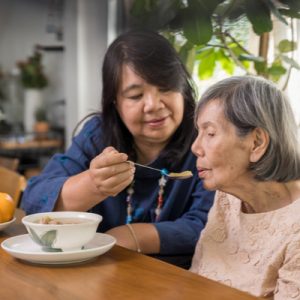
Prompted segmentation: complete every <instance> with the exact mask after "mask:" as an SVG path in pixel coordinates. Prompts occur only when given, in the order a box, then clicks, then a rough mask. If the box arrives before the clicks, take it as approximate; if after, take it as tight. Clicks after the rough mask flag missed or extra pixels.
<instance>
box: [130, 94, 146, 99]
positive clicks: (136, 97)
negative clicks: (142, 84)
mask: <svg viewBox="0 0 300 300" xmlns="http://www.w3.org/2000/svg"><path fill="white" fill-rule="evenodd" d="M142 97H143V94H137V95H132V96H129V97H128V98H129V99H132V100H139V99H141V98H142Z"/></svg>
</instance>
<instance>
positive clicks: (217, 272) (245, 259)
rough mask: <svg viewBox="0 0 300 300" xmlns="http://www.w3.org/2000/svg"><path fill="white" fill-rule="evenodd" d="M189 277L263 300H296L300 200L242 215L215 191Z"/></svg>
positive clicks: (298, 292)
mask: <svg viewBox="0 0 300 300" xmlns="http://www.w3.org/2000/svg"><path fill="white" fill-rule="evenodd" d="M190 270H191V271H192V272H194V273H197V274H199V275H202V276H205V277H207V278H210V279H212V280H216V281H219V282H221V283H224V284H226V285H229V286H232V287H234V288H237V289H240V290H243V291H246V292H248V293H250V294H252V295H255V296H259V297H266V298H267V299H276V300H279V299H280V300H289V299H293V300H295V299H300V199H298V200H296V201H294V202H293V203H292V204H290V205H288V206H285V207H283V208H280V209H278V210H274V211H271V212H267V213H258V214H245V213H243V212H241V201H240V200H239V199H237V198H236V197H234V196H231V195H228V194H226V193H223V192H217V193H216V197H215V203H214V205H213V207H212V208H211V210H210V212H209V216H208V222H207V224H206V227H205V228H204V230H203V231H202V233H201V237H200V240H199V241H198V244H197V246H196V251H195V254H194V257H193V262H192V266H191V269H190Z"/></svg>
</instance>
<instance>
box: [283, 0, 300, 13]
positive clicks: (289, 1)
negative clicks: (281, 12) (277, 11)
mask: <svg viewBox="0 0 300 300" xmlns="http://www.w3.org/2000/svg"><path fill="white" fill-rule="evenodd" d="M279 2H281V3H283V4H285V5H287V6H288V7H289V8H290V9H291V10H295V11H299V10H300V1H299V0H279Z"/></svg>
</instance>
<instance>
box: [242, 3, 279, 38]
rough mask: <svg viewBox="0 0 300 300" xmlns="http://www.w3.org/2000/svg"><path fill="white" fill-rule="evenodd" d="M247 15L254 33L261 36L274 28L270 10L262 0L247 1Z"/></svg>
mask: <svg viewBox="0 0 300 300" xmlns="http://www.w3.org/2000/svg"><path fill="white" fill-rule="evenodd" d="M245 4H246V15H247V17H248V19H249V21H250V22H251V24H252V27H253V31H254V32H255V33H256V34H258V35H261V34H263V33H264V32H270V31H271V30H272V28H273V23H272V20H271V14H270V9H269V8H268V7H267V6H266V5H265V3H264V2H263V1H261V0H246V1H245Z"/></svg>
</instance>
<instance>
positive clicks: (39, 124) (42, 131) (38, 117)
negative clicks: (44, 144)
mask: <svg viewBox="0 0 300 300" xmlns="http://www.w3.org/2000/svg"><path fill="white" fill-rule="evenodd" d="M33 129H34V133H35V137H36V139H38V140H43V139H47V137H48V132H49V122H48V119H47V112H46V109H45V108H43V107H38V108H37V109H36V111H35V123H34V127H33Z"/></svg>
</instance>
